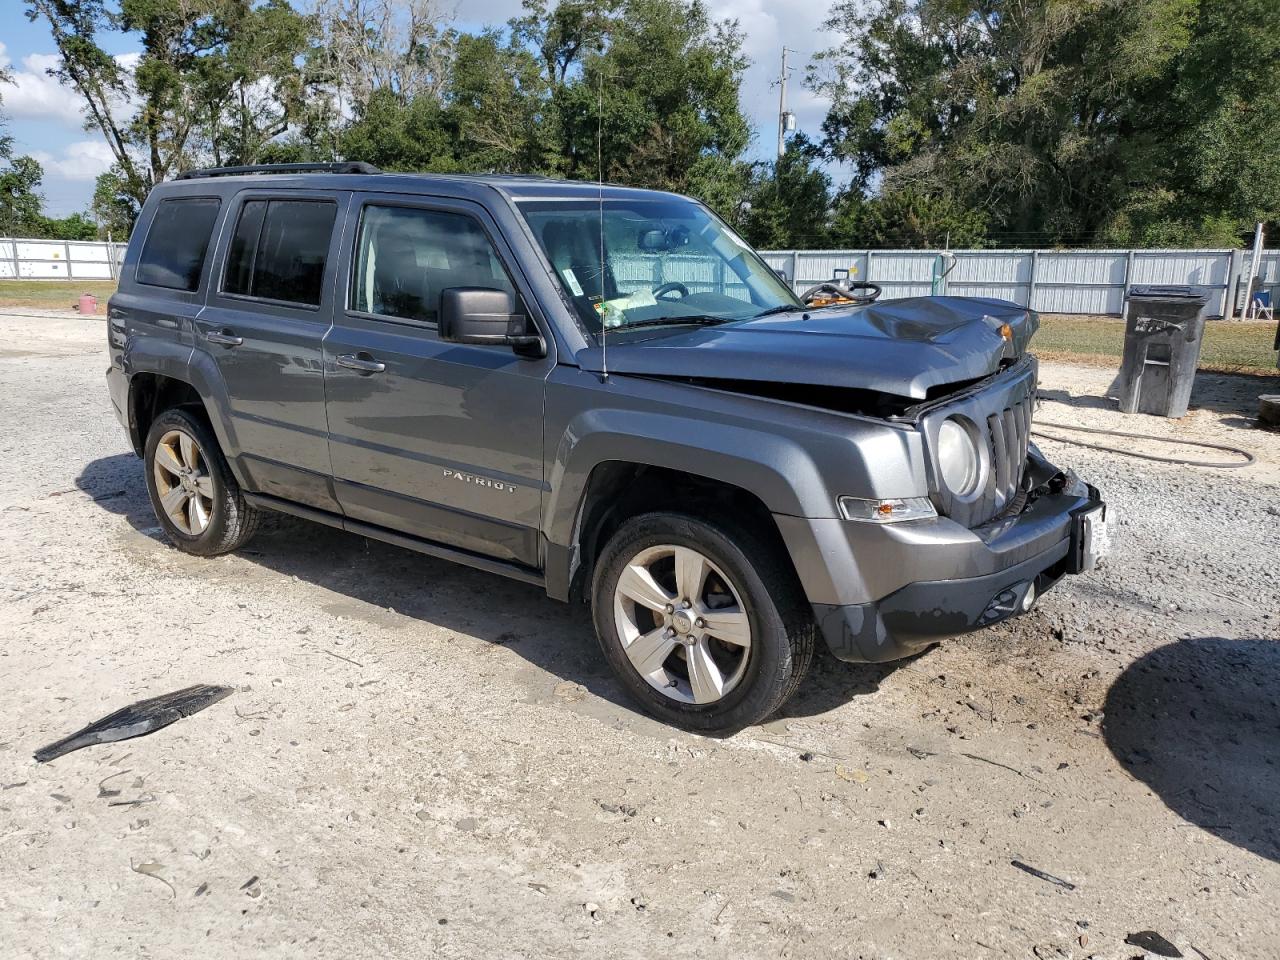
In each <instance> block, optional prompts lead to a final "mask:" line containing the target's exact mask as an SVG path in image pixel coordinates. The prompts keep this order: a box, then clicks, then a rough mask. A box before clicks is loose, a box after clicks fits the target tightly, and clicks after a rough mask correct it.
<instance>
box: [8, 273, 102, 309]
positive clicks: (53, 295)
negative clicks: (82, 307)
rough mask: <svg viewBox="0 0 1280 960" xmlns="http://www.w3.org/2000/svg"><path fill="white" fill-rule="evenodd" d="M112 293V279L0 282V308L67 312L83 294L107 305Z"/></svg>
mask: <svg viewBox="0 0 1280 960" xmlns="http://www.w3.org/2000/svg"><path fill="white" fill-rule="evenodd" d="M115 292H116V282H115V281H114V280H0V307H45V308H48V309H51V310H52V309H59V308H60V309H64V310H70V309H71V305H72V304H73V303H75V302H76V301H78V300H79V299H80V294H82V293H92V294H93V295H94V296H95V297H97V298H98V301H99V302H100V303H106V300H107V297H109V296H111V295H112V294H113V293H115Z"/></svg>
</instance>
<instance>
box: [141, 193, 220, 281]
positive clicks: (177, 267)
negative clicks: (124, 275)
mask: <svg viewBox="0 0 1280 960" xmlns="http://www.w3.org/2000/svg"><path fill="white" fill-rule="evenodd" d="M219 203H220V201H219V200H218V199H217V198H214V197H193V198H191V199H181V200H161V201H160V205H159V206H158V207H157V208H156V215H155V217H154V218H153V219H152V221H151V229H150V230H148V231H147V239H146V242H145V243H143V245H142V253H141V254H140V255H139V257H138V272H137V274H136V276H137V280H138V283H145V284H147V285H149V286H153V287H168V288H169V289H170V290H187V291H191V290H195V289H196V288H197V287H199V286H200V272H201V271H202V270H203V269H204V258H205V254H206V253H208V251H209V238H210V236H211V235H212V234H213V223H214V221H215V220H217V219H218V206H219Z"/></svg>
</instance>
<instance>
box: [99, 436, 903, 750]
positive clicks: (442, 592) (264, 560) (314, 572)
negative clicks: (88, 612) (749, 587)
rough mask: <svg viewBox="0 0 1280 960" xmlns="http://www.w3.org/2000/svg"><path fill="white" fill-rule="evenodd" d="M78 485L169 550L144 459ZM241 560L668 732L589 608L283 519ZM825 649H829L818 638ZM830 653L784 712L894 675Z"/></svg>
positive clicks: (842, 698)
mask: <svg viewBox="0 0 1280 960" xmlns="http://www.w3.org/2000/svg"><path fill="white" fill-rule="evenodd" d="M76 486H77V487H79V488H80V489H81V490H82V491H83V492H84V493H86V494H87V495H88V496H89V497H90V498H91V499H92V500H94V501H95V502H97V503H98V504H99V505H100V506H101V507H103V508H104V509H106V510H109V511H111V512H113V513H116V514H118V515H120V516H122V517H124V518H125V520H126V521H127V522H128V523H129V525H130V526H131V527H133V529H134V530H136V531H138V532H139V533H141V534H142V535H144V536H147V537H149V538H151V539H153V540H155V541H156V542H157V543H159V544H163V545H165V546H166V547H167V546H168V541H167V539H166V538H165V536H164V534H163V532H162V531H161V530H160V527H159V524H158V522H157V521H156V518H155V514H154V513H153V511H152V508H151V501H150V499H149V498H148V496H147V489H146V483H145V481H144V479H143V474H142V465H141V462H140V461H139V460H138V458H137V457H135V456H133V455H132V454H118V455H115V456H111V457H104V458H102V459H99V460H95V461H93V462H91V463H89V464H88V465H86V466H85V468H84V469H83V470H82V471H81V473H80V475H79V476H78V477H77V478H76ZM184 556H185V555H184ZM236 556H237V557H240V558H242V559H244V560H248V561H250V562H252V563H255V564H258V565H259V566H262V567H265V568H267V569H269V570H271V571H272V572H274V573H277V574H279V575H281V576H285V577H296V578H297V579H299V580H302V581H305V582H307V583H311V584H314V585H316V586H320V587H323V588H324V589H325V590H326V591H329V592H330V593H332V594H334V595H335V598H336V599H335V601H334V602H333V603H330V604H326V608H328V609H330V610H332V611H334V612H338V610H339V608H341V613H342V614H343V615H346V616H348V617H351V618H367V619H370V620H372V621H374V622H378V623H384V622H387V618H388V617H391V616H394V615H393V614H390V613H388V611H389V610H394V611H395V614H399V615H402V616H407V617H411V618H413V619H414V620H418V621H421V622H423V623H427V624H433V625H436V626H438V627H442V628H444V629H446V630H449V631H455V632H459V633H465V634H467V635H469V636H473V637H476V638H478V639H481V640H484V641H486V642H488V643H492V644H499V645H502V646H506V647H509V648H510V649H511V650H512V651H514V652H515V653H517V654H519V655H520V656H521V657H522V658H523V659H525V660H526V661H527V662H529V663H530V664H532V665H534V666H536V667H538V668H539V669H541V670H543V671H545V672H547V673H549V674H552V675H554V676H557V677H560V678H561V679H563V680H568V681H571V682H573V683H576V684H580V685H581V686H582V687H584V688H585V689H586V690H587V691H588V692H589V693H591V694H593V695H595V696H596V697H599V698H600V699H601V700H602V701H605V703H607V704H609V705H611V706H612V707H615V708H619V709H620V710H621V711H622V712H623V713H624V714H625V717H626V720H625V722H627V723H629V724H636V725H639V726H649V725H652V732H655V733H660V734H662V735H668V734H669V733H670V729H669V728H667V727H664V726H661V725H660V724H658V723H657V722H656V721H653V720H650V719H649V718H648V717H647V716H646V715H644V714H642V713H641V712H640V711H639V710H638V709H637V708H636V707H635V705H634V703H633V701H632V700H631V699H630V698H629V697H628V696H627V694H626V693H625V691H624V690H623V688H622V686H621V685H620V684H619V683H618V682H617V681H616V680H615V679H614V676H613V673H612V672H611V671H610V669H609V666H608V664H607V663H606V661H605V659H604V655H603V653H602V652H601V651H600V648H599V645H598V643H597V641H596V638H595V631H594V627H593V626H592V623H591V617H590V613H589V609H588V607H587V606H586V605H584V604H565V603H560V602H558V601H555V600H552V599H551V598H550V597H548V596H547V595H546V593H545V592H544V591H543V589H542V588H541V587H537V586H534V585H531V584H526V583H520V582H518V581H515V580H509V579H507V578H505V577H502V576H499V575H497V574H491V573H485V572H482V571H479V570H473V569H471V568H470V567H466V566H463V565H461V564H457V563H452V562H449V561H447V560H441V559H438V558H435V557H430V556H427V555H425V554H420V553H417V552H415V551H412V550H408V549H405V548H402V547H397V546H393V545H391V544H387V543H383V542H381V541H379V540H371V539H368V538H366V537H362V536H359V535H357V534H353V533H347V532H345V531H343V530H338V529H335V528H333V527H329V526H325V525H324V524H321V523H313V522H311V521H308V520H303V519H300V518H297V517H292V516H288V515H285V514H279V513H268V514H266V515H265V517H264V518H263V523H262V526H261V527H260V528H259V530H258V533H257V534H256V535H255V536H254V538H253V540H252V541H250V542H249V543H248V544H247V545H246V546H245V547H244V548H243V549H241V550H239V551H237V553H236ZM343 598H345V599H343ZM819 646H820V648H822V646H823V644H822V641H821V640H819ZM823 653H825V650H824V649H820V651H819V654H820V655H819V657H817V658H816V660H817V661H818V662H817V663H816V664H815V669H814V671H813V673H812V674H811V676H810V678H809V679H808V680H807V681H806V682H805V683H803V684H802V685H801V687H800V690H799V691H798V692H797V694H796V695H795V696H794V697H793V698H792V700H791V702H790V703H789V704H788V706H787V707H786V708H785V709H784V715H786V716H799V715H812V714H816V713H820V712H825V711H826V710H830V709H833V708H835V707H837V706H839V705H841V704H842V703H845V702H847V701H848V700H849V699H850V698H852V697H854V696H858V695H861V694H864V693H870V692H874V691H875V689H876V687H877V683H878V679H879V678H880V677H881V676H883V675H884V674H885V673H886V672H887V671H886V669H885V667H889V668H892V665H891V664H890V665H885V666H884V667H881V666H877V667H874V668H869V671H870V672H868V673H865V674H864V673H863V672H862V671H860V669H859V668H857V667H855V666H853V665H850V664H842V663H839V662H838V661H836V660H835V659H834V658H832V657H830V656H829V655H828V656H826V657H825V658H824V657H823V656H821V654H823ZM850 673H852V677H851V676H850ZM617 712H618V711H617V710H614V711H611V713H612V714H615V715H616V714H617Z"/></svg>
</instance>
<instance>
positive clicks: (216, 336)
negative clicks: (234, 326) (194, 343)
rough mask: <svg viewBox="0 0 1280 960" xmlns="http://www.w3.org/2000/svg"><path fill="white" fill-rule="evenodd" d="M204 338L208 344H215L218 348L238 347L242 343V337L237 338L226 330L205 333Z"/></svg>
mask: <svg viewBox="0 0 1280 960" xmlns="http://www.w3.org/2000/svg"><path fill="white" fill-rule="evenodd" d="M204 338H205V339H206V340H208V341H209V342H210V343H216V344H217V345H218V346H220V347H238V346H240V344H242V343H244V337H237V336H236V335H235V334H234V333H230V332H229V331H227V330H222V331H217V330H214V331H211V332H210V333H206V334H205V335H204Z"/></svg>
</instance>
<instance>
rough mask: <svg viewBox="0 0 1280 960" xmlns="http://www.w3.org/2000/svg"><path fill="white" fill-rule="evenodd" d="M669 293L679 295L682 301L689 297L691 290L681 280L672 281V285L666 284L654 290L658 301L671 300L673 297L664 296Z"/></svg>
mask: <svg viewBox="0 0 1280 960" xmlns="http://www.w3.org/2000/svg"><path fill="white" fill-rule="evenodd" d="M668 293H679V294H680V299H681V300H683V299H684V298H685V297H687V296H688V295H689V288H688V287H686V286H685V285H684V284H683V283H681V282H680V281H679V280H672V281H671V282H670V283H664V284H661V285H660V286H656V287H654V288H653V296H654V299H656V300H670V299H671V297H668V296H664V294H668Z"/></svg>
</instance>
